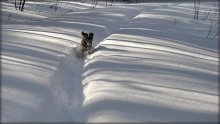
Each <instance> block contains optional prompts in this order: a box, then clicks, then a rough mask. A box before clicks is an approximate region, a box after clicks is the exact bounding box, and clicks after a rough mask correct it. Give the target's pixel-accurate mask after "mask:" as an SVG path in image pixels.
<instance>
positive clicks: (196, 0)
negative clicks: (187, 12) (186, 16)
mask: <svg viewBox="0 0 220 124" xmlns="http://www.w3.org/2000/svg"><path fill="white" fill-rule="evenodd" d="M194 9H195V13H194V19H197V20H198V19H199V10H200V0H194Z"/></svg>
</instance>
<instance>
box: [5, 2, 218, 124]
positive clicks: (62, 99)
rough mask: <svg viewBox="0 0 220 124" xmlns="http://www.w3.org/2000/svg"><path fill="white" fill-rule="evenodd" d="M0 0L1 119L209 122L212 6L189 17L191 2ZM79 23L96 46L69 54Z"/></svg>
mask: <svg viewBox="0 0 220 124" xmlns="http://www.w3.org/2000/svg"><path fill="white" fill-rule="evenodd" d="M3 5H5V6H3V8H2V13H3V14H2V16H3V25H2V34H3V37H2V54H1V59H2V60H1V61H2V83H1V84H2V97H1V99H2V121H3V122H217V121H218V112H219V111H218V104H219V103H218V96H219V91H218V87H219V85H218V75H219V73H218V63H219V57H218V53H219V50H218V40H217V38H218V36H217V37H214V36H215V33H216V32H217V27H216V25H215V26H214V28H213V29H212V31H211V34H210V36H209V37H208V38H207V34H208V31H209V26H210V24H211V21H212V18H214V24H216V22H217V21H218V14H217V15H216V16H215V14H214V13H213V12H214V11H211V14H210V16H209V18H208V19H207V20H206V21H203V20H199V21H197V20H194V19H193V14H194V10H193V3H146V4H120V5H117V6H113V7H107V8H105V7H102V6H98V8H96V9H92V8H90V5H89V4H86V3H75V2H72V3H71V4H70V3H68V4H65V5H68V7H69V8H68V7H66V8H65V9H61V10H60V11H59V10H58V12H57V13H58V14H56V13H55V12H52V11H51V10H50V9H49V11H46V10H45V12H44V13H43V14H42V13H35V14H31V15H30V13H33V11H31V10H27V11H26V12H25V14H21V13H20V12H17V11H14V10H13V6H9V4H7V3H3ZM29 5H30V6H32V5H31V3H29ZM216 7H217V6H216V3H212V2H210V3H208V2H207V3H203V4H202V5H201V8H203V9H202V10H209V9H210V10H213V9H214V8H216ZM45 8H46V7H45ZM67 8H68V9H67ZM9 10H10V11H9ZM69 10H71V11H69ZM50 11H51V12H50ZM46 12H48V13H46ZM9 13H11V15H12V17H11V19H10V20H9V21H7V20H8V15H9ZM51 13H53V14H51ZM65 13H66V14H65ZM203 14H205V11H204V12H203V11H201V14H200V17H203ZM13 15H14V16H13ZM21 15H22V16H21ZM18 18H19V20H17V19H18ZM30 18H31V19H30ZM175 20H176V23H175V25H174V22H175ZM82 30H83V31H87V32H93V33H94V34H95V37H94V44H93V45H94V48H95V50H94V53H93V54H92V55H90V56H88V57H85V58H78V57H77V56H76V54H77V52H76V48H77V46H78V45H79V42H80V40H81V38H82V37H81V35H80V32H81V31H82Z"/></svg>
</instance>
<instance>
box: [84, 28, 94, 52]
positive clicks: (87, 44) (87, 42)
mask: <svg viewBox="0 0 220 124" xmlns="http://www.w3.org/2000/svg"><path fill="white" fill-rule="evenodd" d="M81 34H82V36H83V39H82V41H81V48H82V49H81V50H82V52H83V53H84V54H87V53H88V54H90V53H91V48H92V41H93V36H94V34H93V33H92V32H90V33H89V34H88V33H85V32H83V31H82V32H81Z"/></svg>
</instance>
